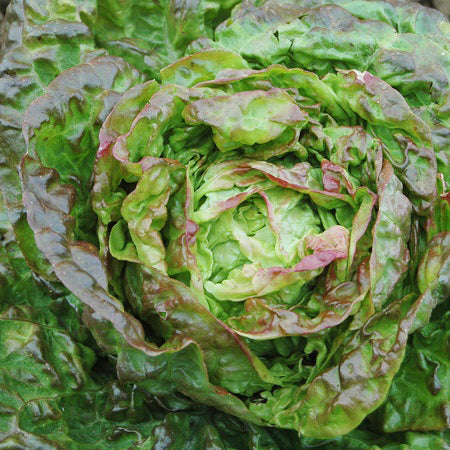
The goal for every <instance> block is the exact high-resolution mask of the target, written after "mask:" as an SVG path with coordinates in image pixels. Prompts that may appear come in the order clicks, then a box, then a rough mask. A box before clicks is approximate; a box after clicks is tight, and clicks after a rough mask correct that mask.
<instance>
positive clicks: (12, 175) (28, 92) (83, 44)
mask: <svg viewBox="0 0 450 450" xmlns="http://www.w3.org/2000/svg"><path fill="white" fill-rule="evenodd" d="M52 5H53V6H52ZM94 12H95V10H94V5H93V3H92V2H91V1H82V2H74V1H69V2H59V1H56V2H51V5H50V3H42V2H31V3H26V4H24V2H23V1H21V0H20V1H19V0H18V1H13V2H12V3H11V5H10V7H9V8H8V13H7V15H6V18H5V21H6V22H5V31H4V33H5V36H6V40H5V43H4V46H3V51H7V52H6V53H5V54H3V55H2V59H1V62H0V177H1V180H2V182H1V189H2V191H3V195H4V197H5V202H6V206H7V209H8V214H9V219H10V221H11V223H12V225H13V227H14V230H15V235H16V239H17V241H18V243H19V245H20V248H21V249H22V252H23V253H24V255H25V258H26V259H27V261H28V264H29V265H30V266H31V267H32V268H33V270H35V271H36V272H37V273H39V274H40V275H41V276H43V277H45V278H53V279H54V275H52V274H51V271H52V270H51V266H50V265H49V264H48V262H46V261H45V259H43V258H42V254H41V252H40V251H39V250H38V249H37V248H36V245H35V242H34V237H33V233H32V231H31V230H30V228H29V226H28V223H27V221H26V217H25V212H24V207H23V203H22V194H21V187H20V179H19V176H18V174H17V170H18V165H19V162H20V159H21V157H22V156H23V154H24V153H25V142H24V140H23V137H22V118H23V113H24V111H25V109H26V107H27V106H28V105H29V104H30V103H31V102H32V101H33V100H35V99H36V98H37V97H38V96H39V95H42V94H43V93H45V91H46V86H47V85H48V84H49V83H50V82H51V81H52V80H53V79H54V78H55V77H56V76H57V75H58V74H59V73H60V72H62V71H63V70H65V69H67V68H69V67H72V66H74V65H77V64H80V63H82V62H87V61H89V60H90V59H92V58H94V57H96V56H98V55H99V51H97V50H95V49H94V37H93V35H92V33H91V31H90V29H89V26H88V25H87V23H89V22H90V21H92V20H93V14H94ZM84 21H86V23H85V22H84ZM61 42H64V44H63V45H61Z"/></svg>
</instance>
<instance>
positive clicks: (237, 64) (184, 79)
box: [161, 49, 249, 87]
mask: <svg viewBox="0 0 450 450" xmlns="http://www.w3.org/2000/svg"><path fill="white" fill-rule="evenodd" d="M248 68H249V66H248V64H247V62H246V61H245V59H243V58H242V56H240V55H239V54H237V53H234V52H230V51H229V50H225V49H207V50H204V51H202V52H198V53H194V54H193V55H188V56H185V57H184V58H181V59H179V60H178V61H176V62H174V63H172V64H169V65H168V66H167V67H164V68H163V69H162V70H161V82H162V83H163V84H179V85H181V86H186V87H191V86H194V85H195V84H197V83H200V82H202V81H206V80H211V79H213V78H214V77H215V76H216V75H217V74H218V73H219V72H220V71H221V70H223V69H248Z"/></svg>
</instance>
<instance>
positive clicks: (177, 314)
mask: <svg viewBox="0 0 450 450" xmlns="http://www.w3.org/2000/svg"><path fill="white" fill-rule="evenodd" d="M125 290H126V292H127V298H128V299H129V301H130V303H131V304H132V307H133V310H134V311H135V313H136V315H137V316H138V317H142V318H143V320H146V321H147V322H148V323H149V324H150V325H153V326H157V328H159V329H160V330H162V332H161V335H162V336H163V337H164V339H166V340H168V341H170V340H173V339H179V337H180V336H184V337H186V338H189V339H192V340H193V341H195V342H197V343H198V345H199V346H200V347H201V349H202V352H203V356H204V360H205V364H206V367H207V368H208V375H209V377H210V379H211V381H212V382H213V383H215V384H217V385H220V386H223V387H224V388H225V389H227V390H229V391H231V392H233V393H237V394H241V395H246V396H251V395H253V394H254V393H255V392H258V391H260V390H262V389H267V388H268V387H270V386H271V385H272V384H274V383H275V384H277V380H276V379H275V378H274V377H272V376H271V375H270V374H269V372H268V371H267V369H266V367H265V366H264V365H263V364H262V363H261V361H259V360H258V358H256V357H255V356H254V355H253V354H252V353H251V351H250V349H249V348H248V347H247V346H246V345H245V344H244V342H243V341H242V340H241V339H240V338H239V337H238V336H237V335H236V334H235V333H234V332H233V331H232V330H231V329H230V328H229V327H227V326H226V325H225V324H223V323H222V322H220V321H219V320H218V319H216V318H215V317H214V316H213V315H212V314H211V313H210V312H209V311H208V310H207V309H206V308H205V307H204V306H202V305H201V304H200V303H199V302H198V300H197V299H196V298H195V296H194V295H193V294H192V292H191V291H190V289H189V288H188V287H187V286H185V285H184V284H183V283H181V282H179V281H176V280H173V279H170V278H169V277H168V276H166V275H164V274H162V273H160V272H158V271H157V270H149V269H146V268H143V267H142V266H138V265H128V266H127V269H126V287H125ZM156 315H159V316H160V319H159V321H160V323H159V325H156Z"/></svg>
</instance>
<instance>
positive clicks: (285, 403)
mask: <svg viewBox="0 0 450 450" xmlns="http://www.w3.org/2000/svg"><path fill="white" fill-rule="evenodd" d="M413 300H414V299H413V298H412V297H411V296H408V297H405V298H404V299H402V300H398V301H396V302H393V303H391V304H390V305H389V306H388V307H387V308H385V309H384V310H383V311H381V312H379V313H377V314H375V315H374V316H372V317H371V318H370V319H369V320H368V321H367V323H366V324H365V325H364V326H363V327H362V328H361V329H360V330H359V332H357V333H356V334H355V335H354V336H353V338H351V339H350V340H349V341H348V342H347V343H345V344H344V346H343V348H342V349H341V351H340V355H341V356H340V357H339V358H338V361H337V363H336V364H332V365H331V366H330V367H329V368H327V369H326V370H325V371H323V372H322V373H321V374H319V375H318V376H316V377H315V378H314V380H312V382H311V383H310V384H309V385H307V386H303V387H297V388H296V387H294V386H289V387H285V388H281V389H279V390H278V391H277V390H275V391H274V392H273V394H271V393H269V394H267V395H266V398H267V402H266V403H265V404H261V405H257V404H252V405H251V407H250V408H251V409H252V410H253V411H254V412H255V413H256V414H259V415H260V416H261V417H267V418H268V417H271V421H272V423H274V424H276V425H278V426H280V427H286V428H296V429H297V430H298V431H299V433H300V435H303V436H307V437H314V438H320V439H326V438H331V437H334V436H339V435H342V434H345V433H347V432H349V431H351V430H352V429H354V428H355V427H356V426H357V425H359V424H360V423H361V422H362V420H363V419H364V418H365V417H366V415H367V414H369V413H370V412H372V411H374V410H375V409H376V408H378V407H379V406H380V405H381V404H382V403H383V401H384V399H385V397H386V395H387V393H388V391H389V388H390V386H391V383H392V379H393V377H394V375H395V374H396V373H397V371H398V369H399V367H400V364H401V362H402V360H403V357H404V353H405V348H406V343H407V339H408V333H409V331H410V329H411V327H412V325H413V322H414V318H415V315H416V313H417V310H418V309H419V308H420V306H421V303H422V301H423V297H420V298H419V299H417V300H416V301H413Z"/></svg>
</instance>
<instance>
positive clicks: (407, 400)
mask: <svg viewBox="0 0 450 450" xmlns="http://www.w3.org/2000/svg"><path fill="white" fill-rule="evenodd" d="M436 313H437V314H442V316H441V317H440V318H437V319H436V320H433V321H431V322H430V323H429V324H427V325H426V326H424V327H423V328H422V329H420V330H418V331H416V332H415V333H414V334H413V335H412V339H411V343H410V345H408V347H407V349H406V355H405V359H404V361H403V363H402V366H401V367H400V370H399V372H398V374H397V375H396V376H395V378H394V381H393V383H392V386H391V390H390V391H389V395H388V397H387V399H386V402H385V403H384V405H383V406H382V408H380V410H379V411H378V412H377V413H376V417H377V419H378V421H379V423H380V424H382V427H383V430H384V431H387V432H393V431H403V430H417V431H424V430H445V429H448V427H449V426H450V416H449V411H448V399H449V396H450V392H449V386H448V379H449V377H450V364H449V361H448V357H447V355H448V353H449V350H450V349H449V345H448V342H449V337H450V330H449V328H448V319H449V318H448V311H447V312H445V311H442V310H441V311H438V310H437V311H436Z"/></svg>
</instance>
